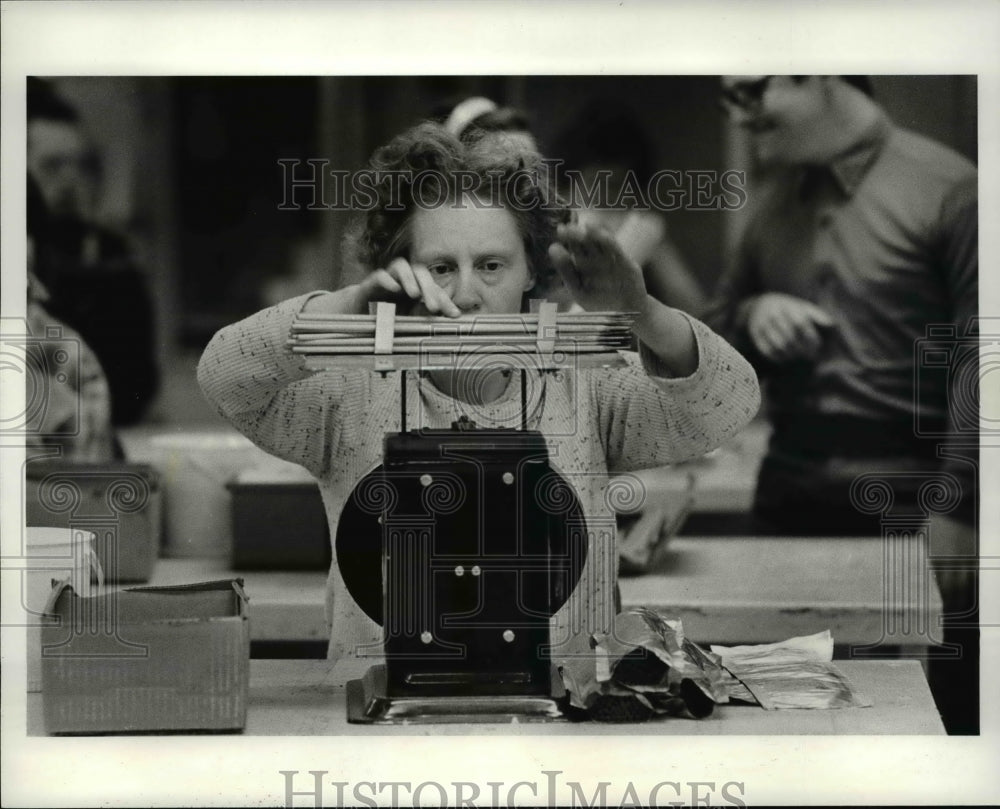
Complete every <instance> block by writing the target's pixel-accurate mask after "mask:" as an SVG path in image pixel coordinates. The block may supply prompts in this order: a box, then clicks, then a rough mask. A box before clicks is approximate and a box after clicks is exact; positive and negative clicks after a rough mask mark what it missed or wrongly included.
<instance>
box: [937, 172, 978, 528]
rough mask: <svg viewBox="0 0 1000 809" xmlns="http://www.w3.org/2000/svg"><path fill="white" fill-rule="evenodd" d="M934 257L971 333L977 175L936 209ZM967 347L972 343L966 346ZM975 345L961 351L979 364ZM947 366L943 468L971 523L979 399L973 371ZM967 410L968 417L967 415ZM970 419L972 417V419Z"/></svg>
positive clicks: (956, 314) (955, 313)
mask: <svg viewBox="0 0 1000 809" xmlns="http://www.w3.org/2000/svg"><path fill="white" fill-rule="evenodd" d="M941 223H942V227H941V234H940V240H939V262H940V265H941V268H942V270H943V272H944V277H945V281H946V284H947V287H948V294H949V297H950V300H951V306H952V318H953V323H954V325H955V327H956V330H957V333H958V335H959V337H960V338H961V337H963V336H965V335H967V334H970V328H971V326H972V324H973V321H974V318H976V317H977V316H978V314H979V201H978V196H977V190H976V178H975V177H972V178H970V179H969V180H967V181H965V182H963V183H961V184H959V185H958V186H956V188H955V189H954V190H953V191H952V193H951V194H949V196H948V197H947V198H946V199H945V201H944V204H943V206H942V212H941ZM969 350H970V351H972V346H970V347H969ZM978 358H979V352H978V346H976V349H975V351H974V353H966V354H965V355H964V362H962V361H961V360H960V362H962V364H963V365H965V366H966V370H968V364H969V363H974V364H978ZM959 370H960V369H959V367H955V368H953V369H952V373H951V375H950V377H949V383H948V384H949V390H948V420H947V432H948V435H947V438H946V439H945V442H944V455H945V456H946V459H945V461H944V464H943V469H944V471H946V472H949V473H951V474H953V475H955V476H956V477H957V478H958V480H959V482H960V483H961V485H962V488H963V493H962V495H963V496H962V505H961V506H960V507H959V508H958V509H957V510H956V511H955V512H954V513H953V516H955V517H957V518H958V519H960V520H962V521H963V522H965V523H966V524H968V525H973V524H974V519H975V514H974V508H975V502H976V497H975V486H976V479H977V477H978V475H976V474H975V473H974V470H975V469H977V468H978V464H979V453H978V443H979V431H978V417H979V414H978V413H975V414H970V413H969V412H968V410H969V404H970V403H978V402H979V374H978V371H976V370H972V372H965V373H961V372H959ZM970 416H971V418H970ZM973 420H974V423H973Z"/></svg>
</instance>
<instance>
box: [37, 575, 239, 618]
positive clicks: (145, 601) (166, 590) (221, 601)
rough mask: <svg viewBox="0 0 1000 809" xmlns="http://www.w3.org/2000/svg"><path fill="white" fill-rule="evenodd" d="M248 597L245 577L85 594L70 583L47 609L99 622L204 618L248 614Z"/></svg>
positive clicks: (56, 592) (50, 613) (57, 614)
mask: <svg viewBox="0 0 1000 809" xmlns="http://www.w3.org/2000/svg"><path fill="white" fill-rule="evenodd" d="M246 603H247V597H246V594H245V593H244V592H243V580H242V579H221V580H219V581H211V582H198V583H195V584H186V585H177V586H174V587H130V588H127V589H124V590H120V591H118V592H111V593H104V594H102V595H98V596H89V597H86V598H81V597H79V596H77V595H76V593H75V592H74V591H73V588H72V587H71V586H69V584H68V583H66V582H63V583H62V584H61V585H59V586H58V587H57V588H56V589H54V590H53V591H52V594H51V596H50V597H49V602H48V604H47V605H46V608H45V612H46V615H48V616H53V617H55V618H59V619H62V620H66V619H68V618H70V617H71V616H72V618H73V619H74V620H79V618H80V617H81V616H83V617H85V618H86V619H88V620H90V621H92V622H95V621H100V620H103V619H104V618H108V617H110V618H113V620H114V621H115V622H116V623H117V624H148V623H159V622H176V621H186V620H192V621H203V620H211V619H216V618H241V617H245V613H246Z"/></svg>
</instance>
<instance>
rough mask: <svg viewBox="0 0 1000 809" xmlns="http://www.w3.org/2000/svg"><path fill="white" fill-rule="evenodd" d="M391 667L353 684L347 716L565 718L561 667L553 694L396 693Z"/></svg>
mask: <svg viewBox="0 0 1000 809" xmlns="http://www.w3.org/2000/svg"><path fill="white" fill-rule="evenodd" d="M386 683H387V680H386V673H385V666H384V665H380V666H372V667H371V668H370V669H368V671H367V672H366V673H365V676H364V677H363V678H362V679H360V680H350V681H349V682H348V683H347V721H348V722H351V723H353V724H365V725H408V724H458V723H464V724H473V723H480V724H482V723H493V724H496V723H501V724H518V723H521V722H565V721H567V719H566V716H565V714H564V713H563V711H562V709H561V708H560V704H565V701H566V689H565V688H564V687H563V683H562V678H561V677H560V676H559V672H558V671H556V668H555V666H553V667H552V688H551V692H550V694H549V695H548V696H527V695H526V696H438V697H390V696H389V695H388V694H387V693H386Z"/></svg>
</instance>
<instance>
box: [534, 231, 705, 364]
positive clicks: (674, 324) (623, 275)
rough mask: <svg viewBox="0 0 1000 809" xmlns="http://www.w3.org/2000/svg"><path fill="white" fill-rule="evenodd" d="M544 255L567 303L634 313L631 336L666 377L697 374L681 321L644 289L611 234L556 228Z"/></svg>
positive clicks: (685, 325) (687, 326) (687, 327)
mask: <svg viewBox="0 0 1000 809" xmlns="http://www.w3.org/2000/svg"><path fill="white" fill-rule="evenodd" d="M549 257H550V258H551V259H552V263H553V264H554V265H555V267H556V269H557V270H558V271H559V274H560V275H561V276H562V277H563V280H564V281H565V282H566V286H568V287H569V289H570V292H571V293H572V295H573V299H574V300H575V301H576V302H577V303H579V304H580V305H581V306H582V307H583V308H584V309H586V310H587V311H615V312H635V313H636V315H637V317H636V321H635V333H636V336H637V337H638V338H639V339H640V340H641V341H642V342H643V344H645V345H646V346H647V347H648V348H649V349H650V350H652V352H653V353H654V354H656V356H657V357H658V358H659V360H660V362H661V364H662V366H663V368H664V369H665V371H666V373H667V375H668V376H671V377H684V376H690V375H691V374H693V373H694V372H695V370H697V368H698V348H697V345H696V343H695V338H694V333H693V332H692V331H691V326H690V324H689V321H688V319H687V317H685V316H684V315H683V314H682V313H681V312H679V311H677V310H676V309H671V308H670V307H669V306H666V305H665V304H662V303H660V302H659V301H658V300H656V299H655V298H654V297H653V296H652V295H650V294H649V293H648V292H647V291H646V284H645V281H644V280H643V277H642V269H641V268H640V267H639V265H638V264H636V263H635V262H634V261H632V260H631V259H629V258H628V257H627V256H626V255H625V254H624V252H623V251H622V249H621V247H620V246H619V245H618V243H617V242H616V241H615V238H614V236H612V235H611V234H609V233H608V232H607V231H605V230H603V229H602V228H599V227H594V226H591V225H577V224H568V225H560V226H559V228H558V231H557V241H555V242H553V244H552V245H551V246H550V247H549Z"/></svg>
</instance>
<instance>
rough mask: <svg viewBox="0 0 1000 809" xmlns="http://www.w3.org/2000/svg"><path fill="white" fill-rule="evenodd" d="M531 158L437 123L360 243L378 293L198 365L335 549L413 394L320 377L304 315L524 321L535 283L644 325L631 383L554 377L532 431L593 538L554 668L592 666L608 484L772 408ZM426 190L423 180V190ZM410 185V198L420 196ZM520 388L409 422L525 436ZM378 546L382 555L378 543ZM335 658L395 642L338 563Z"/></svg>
mask: <svg viewBox="0 0 1000 809" xmlns="http://www.w3.org/2000/svg"><path fill="white" fill-rule="evenodd" d="M539 160H540V157H539V155H538V154H537V153H536V152H534V151H531V150H529V149H528V148H527V147H526V146H525V145H524V144H523V143H517V142H515V141H510V140H507V139H498V138H486V137H484V138H482V139H479V140H472V141H469V142H463V141H460V140H458V139H457V138H456V137H455V136H454V135H452V134H451V133H449V132H448V131H447V130H445V129H444V128H443V127H441V126H439V125H435V124H422V125H420V126H418V127H416V128H414V129H412V130H410V131H408V132H406V133H404V134H402V135H400V136H399V137H397V138H396V139H395V140H393V141H392V142H391V143H389V144H388V145H387V146H385V147H383V148H382V149H380V150H378V151H377V152H376V153H375V155H374V157H373V158H372V161H371V165H370V169H371V170H372V174H371V175H370V176H371V177H372V178H374V179H376V180H379V179H381V180H382V182H377V183H376V185H375V187H376V192H377V193H376V195H375V196H377V199H376V200H375V204H374V205H372V206H371V207H370V209H369V210H368V211H367V212H366V214H365V216H364V218H363V219H362V221H361V222H360V223H359V225H358V229H357V231H356V232H355V235H354V239H353V245H354V247H355V249H356V250H357V252H358V254H359V258H360V259H361V260H362V262H363V263H364V264H365V265H367V266H368V267H369V268H371V272H370V273H369V274H368V275H367V276H366V277H365V279H364V280H363V281H361V282H360V283H358V284H355V285H352V286H348V287H346V288H344V289H341V290H339V291H337V292H317V293H312V294H310V295H305V296H302V297H299V298H294V299H292V300H289V301H286V302H284V303H282V304H279V305H277V306H274V307H272V308H270V309H265V310H264V311H262V312H259V313H258V314H256V315H253V316H251V317H249V318H247V319H246V320H243V321H241V322H239V323H236V324H235V325H232V326H229V327H227V328H225V329H222V330H221V331H220V332H219V333H218V334H217V335H216V336H215V337H214V338H213V340H212V342H211V343H210V344H209V346H208V347H207V348H206V350H205V353H204V356H203V357H202V359H201V362H200V364H199V367H198V379H199V382H200V384H201V386H202V389H203V391H204V392H205V395H206V396H207V397H208V398H209V400H211V401H212V402H213V403H214V404H215V406H216V407H217V408H218V410H219V412H220V413H221V414H222V415H223V416H224V417H226V418H227V419H228V420H230V421H231V422H232V423H233V424H234V425H235V426H236V427H237V429H239V430H240V431H241V432H243V433H245V434H246V435H247V436H249V437H250V438H251V439H252V440H253V441H254V442H256V443H257V444H258V445H260V446H261V447H262V448H264V449H265V450H267V451H268V452H271V453H273V454H274V455H278V456H279V457H282V458H286V459H289V460H292V461H295V462H296V463H300V464H302V465H303V466H305V467H306V468H307V469H309V470H310V471H311V472H312V473H313V474H314V475H315V476H316V478H317V480H318V481H319V484H320V490H321V492H322V494H323V499H324V503H325V506H326V511H327V517H328V519H329V524H330V529H331V536H335V535H336V530H337V522H338V518H339V515H340V511H341V509H342V507H343V504H344V503H345V502H346V501H347V498H348V497H349V495H350V493H351V491H352V489H353V487H354V486H355V484H356V483H357V482H358V481H359V480H360V479H361V478H362V477H363V476H364V475H365V474H366V473H367V472H368V471H370V470H371V469H372V468H374V467H375V466H377V465H378V464H379V463H380V461H381V450H382V440H383V437H384V435H385V434H386V433H389V432H396V431H398V429H399V416H400V384H399V380H398V379H396V378H394V375H390V376H389V378H387V379H383V378H382V377H380V376H379V375H378V374H375V373H370V372H366V371H350V370H344V371H326V372H322V373H316V374H312V375H310V374H309V373H308V372H306V371H304V370H303V369H302V366H301V362H300V359H299V358H298V357H297V356H296V355H293V354H291V353H289V352H288V350H287V349H286V347H285V346H286V341H287V339H288V335H289V329H290V326H291V324H292V321H293V319H294V318H295V316H296V315H297V314H299V313H301V312H317V313H327V314H349V313H367V311H368V304H369V302H371V301H382V300H391V301H395V302H397V304H399V305H400V306H401V307H402V308H403V311H408V312H409V313H413V314H431V315H439V316H443V317H458V316H460V315H479V314H493V313H510V312H518V311H523V310H524V308H525V303H526V300H527V298H528V297H529V296H530V293H531V290H532V289H533V287H534V286H535V285H536V284H543V283H545V282H546V281H547V280H548V279H549V278H550V277H551V276H552V275H553V274H554V273H556V272H558V273H559V274H560V276H561V277H562V278H563V279H564V280H565V283H566V284H567V285H568V286H569V287H570V288H571V290H572V292H573V295H574V297H575V299H576V300H577V301H578V302H579V303H580V304H581V305H582V306H583V307H584V308H586V309H588V310H594V311H606V310H616V311H629V312H635V313H637V319H636V322H635V331H636V334H637V336H638V338H639V340H640V341H641V350H640V352H639V353H638V354H635V353H631V352H626V353H625V359H626V363H625V365H624V367H621V368H617V369H613V370H601V371H579V372H565V373H561V374H559V375H556V376H546V377H545V378H544V380H542V381H541V382H539V383H538V384H539V385H540V386H541V389H540V391H538V395H537V396H535V397H533V398H532V402H533V404H532V406H531V410H530V413H529V418H528V427H529V428H530V429H535V430H538V431H540V432H541V433H543V434H544V435H545V437H546V440H547V443H548V446H549V454H550V457H551V458H552V460H553V463H554V464H555V465H556V466H557V467H558V468H559V470H560V472H561V473H562V474H563V476H564V477H566V478H567V479H568V480H569V481H570V482H571V483H572V484H573V485H574V487H575V488H576V490H577V495H578V496H579V498H580V501H581V504H582V506H583V509H584V512H585V513H586V515H587V519H588V525H589V527H590V529H591V535H592V539H591V545H590V549H589V555H588V560H587V564H586V567H585V570H584V573H583V575H582V577H581V579H580V584H579V585H578V586H577V588H576V590H575V591H574V593H573V594H572V596H571V597H570V599H569V601H568V602H567V603H566V604H565V605H564V606H563V607H562V608H561V609H560V610H559V612H558V613H557V614H556V615H555V616H554V617H553V619H552V641H553V643H554V644H555V645H556V647H557V650H558V651H557V652H556V658H557V659H558V657H559V656H560V655H570V654H573V653H577V652H579V653H589V651H590V649H589V643H588V639H589V635H590V634H591V633H592V632H596V631H604V630H607V629H608V627H609V626H610V622H611V619H612V617H613V614H614V607H613V604H614V587H615V570H616V555H615V552H614V536H613V535H614V514H613V509H612V508H611V506H610V504H609V503H608V502H607V499H608V498H607V492H606V488H607V487H606V484H607V479H608V476H609V474H617V473H619V472H623V471H628V470H630V469H638V468H644V467H650V466H656V465H662V464H665V463H672V462H677V461H682V460H685V459H688V458H691V457H695V456H698V455H701V454H703V453H705V452H707V451H709V450H711V449H712V448H714V447H716V446H717V445H718V444H719V443H721V442H722V441H723V440H725V439H726V438H728V437H730V436H731V435H733V434H734V433H736V432H737V431H738V430H739V429H740V428H742V427H743V426H744V425H745V424H746V423H747V422H748V421H749V420H750V419H751V418H752V417H753V415H754V413H755V412H756V410H757V406H758V404H759V391H758V387H757V380H756V377H755V375H754V373H753V370H752V369H751V368H750V366H749V365H748V364H747V363H746V362H745V361H744V360H743V359H742V357H740V356H739V354H737V353H736V351H735V350H733V349H732V348H731V347H730V346H729V345H728V344H727V343H725V342H724V341H723V340H722V339H721V338H719V337H718V336H716V335H715V334H714V333H713V332H711V331H710V330H709V329H708V327H706V326H704V325H703V324H701V323H699V322H697V321H695V320H693V319H691V318H689V317H688V316H686V315H684V314H682V313H680V312H678V311H676V310H673V309H669V308H668V307H666V306H664V305H663V304H661V303H659V302H657V301H656V300H654V299H653V298H652V297H650V296H649V295H648V294H647V293H646V290H645V287H644V286H643V281H642V272H641V270H640V269H639V268H638V267H637V266H636V265H634V264H633V263H631V262H630V261H628V260H627V259H626V258H625V257H624V256H623V254H622V253H621V251H620V249H619V248H618V247H617V246H616V244H615V242H614V240H613V238H612V237H611V236H609V235H606V234H604V233H601V232H598V231H597V230H591V229H585V228H582V227H579V226H577V225H574V224H572V223H570V222H569V212H568V210H567V208H566V207H565V206H564V205H562V204H560V203H559V201H558V200H557V199H556V198H555V195H554V193H553V192H552V190H551V189H549V188H548V187H547V186H546V184H545V174H544V172H542V171H539V172H537V173H536V172H535V171H534V169H535V168H536V167H537V165H538V161H539ZM418 178H419V179H418ZM411 180H412V182H411ZM512 380H516V375H514V376H512V375H510V374H509V373H506V372H505V371H504V370H501V369H498V368H495V369H493V370H491V371H487V372H485V373H478V372H477V373H473V372H463V371H460V370H458V371H434V372H432V373H430V374H429V376H428V378H427V379H421V380H419V381H418V382H417V385H418V392H417V395H416V396H414V395H413V392H412V391H411V393H410V396H409V397H408V401H409V407H410V408H411V409H412V412H411V413H410V414H409V416H408V421H409V423H411V424H414V423H419V424H420V425H422V426H425V427H432V428H444V427H448V426H450V425H451V423H452V422H453V421H454V420H455V418H456V415H460V414H469V413H470V411H471V413H472V418H473V420H474V421H475V422H476V423H477V424H478V425H480V426H482V427H491V426H513V425H517V424H520V411H519V407H520V396H519V393H520V390H519V385H518V384H517V383H516V381H512ZM374 541H377V540H374ZM327 618H328V620H329V622H330V627H331V642H330V649H329V655H330V656H331V657H337V656H339V655H340V654H343V653H345V652H347V653H351V652H353V651H354V650H355V649H357V648H358V647H360V646H366V645H367V646H368V647H369V652H368V653H369V654H370V653H371V649H372V648H375V649H377V647H378V644H379V641H380V630H379V627H378V626H377V625H375V624H374V623H373V622H371V621H370V620H369V619H368V618H367V616H365V615H364V613H363V612H362V611H361V610H360V608H358V607H357V606H356V605H355V604H354V602H353V600H352V599H351V598H350V596H349V594H348V593H347V590H346V588H345V585H344V582H343V580H342V578H341V576H340V571H339V569H338V567H337V563H336V560H334V562H333V564H332V565H331V569H330V575H329V578H328V585H327Z"/></svg>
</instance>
